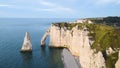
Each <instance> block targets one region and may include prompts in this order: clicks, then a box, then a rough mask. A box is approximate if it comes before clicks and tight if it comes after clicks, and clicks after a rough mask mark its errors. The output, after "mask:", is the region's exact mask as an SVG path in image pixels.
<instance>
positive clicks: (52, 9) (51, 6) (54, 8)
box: [36, 1, 75, 12]
mask: <svg viewBox="0 0 120 68" xmlns="http://www.w3.org/2000/svg"><path fill="white" fill-rule="evenodd" d="M40 4H42V5H44V6H47V8H43V9H41V8H37V9H36V10H37V11H47V12H61V11H63V12H64V11H68V12H73V11H75V10H73V9H71V8H68V7H64V6H61V5H58V4H55V3H51V2H47V1H40Z"/></svg>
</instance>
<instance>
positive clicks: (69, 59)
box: [62, 49, 81, 68]
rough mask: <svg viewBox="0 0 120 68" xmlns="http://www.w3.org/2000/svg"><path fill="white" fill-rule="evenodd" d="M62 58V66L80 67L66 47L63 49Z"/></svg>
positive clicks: (66, 67)
mask: <svg viewBox="0 0 120 68" xmlns="http://www.w3.org/2000/svg"><path fill="white" fill-rule="evenodd" d="M62 60H63V63H64V68H81V67H80V64H78V63H77V61H76V60H75V57H74V56H73V55H72V54H71V53H70V52H69V51H68V50H67V49H63V52H62Z"/></svg>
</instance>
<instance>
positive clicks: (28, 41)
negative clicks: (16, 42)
mask: <svg viewBox="0 0 120 68" xmlns="http://www.w3.org/2000/svg"><path fill="white" fill-rule="evenodd" d="M21 52H32V44H31V39H30V34H29V32H26V35H25V37H24V42H23V45H22V48H21Z"/></svg>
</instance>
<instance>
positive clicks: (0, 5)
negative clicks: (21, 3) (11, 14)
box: [0, 4, 12, 7]
mask: <svg viewBox="0 0 120 68" xmlns="http://www.w3.org/2000/svg"><path fill="white" fill-rule="evenodd" d="M10 6H12V5H7V4H0V7H10Z"/></svg>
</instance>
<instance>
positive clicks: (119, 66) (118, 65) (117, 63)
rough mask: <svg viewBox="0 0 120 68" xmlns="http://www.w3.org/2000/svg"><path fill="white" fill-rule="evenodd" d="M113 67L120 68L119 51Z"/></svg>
mask: <svg viewBox="0 0 120 68" xmlns="http://www.w3.org/2000/svg"><path fill="white" fill-rule="evenodd" d="M115 67H116V68H120V51H119V56H118V61H117V62H116V64H115Z"/></svg>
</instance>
